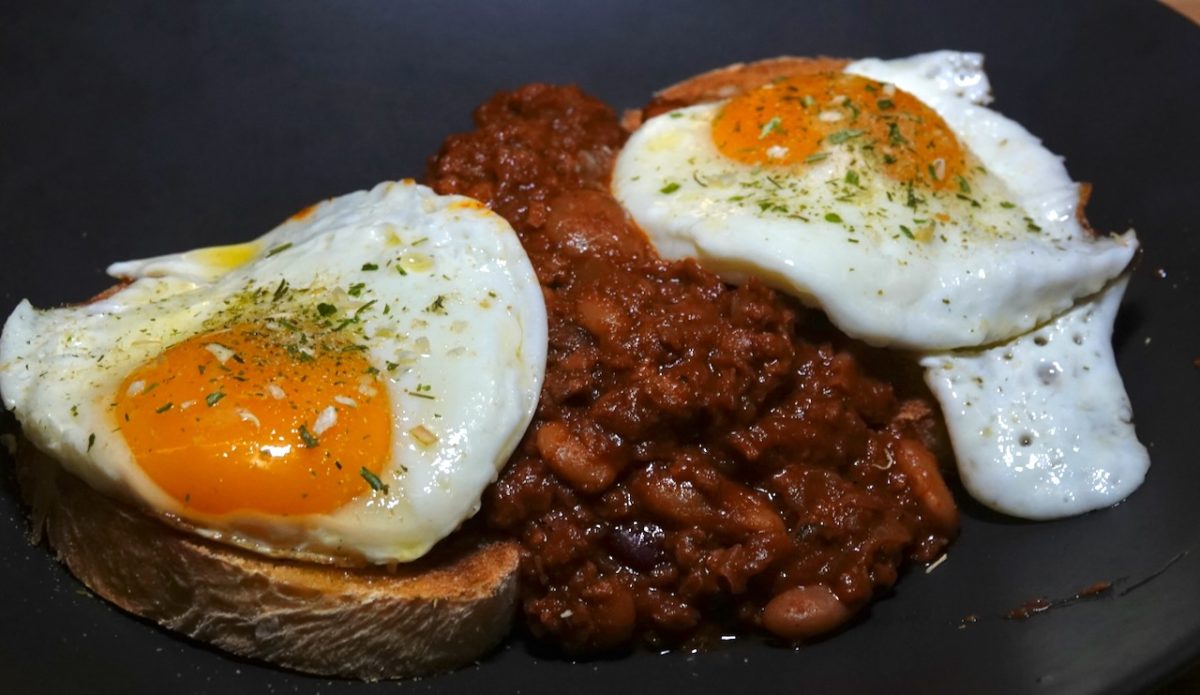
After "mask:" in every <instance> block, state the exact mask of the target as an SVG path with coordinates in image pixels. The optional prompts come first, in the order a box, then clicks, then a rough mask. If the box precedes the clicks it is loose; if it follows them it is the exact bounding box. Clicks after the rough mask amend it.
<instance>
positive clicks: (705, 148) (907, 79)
mask: <svg viewBox="0 0 1200 695" xmlns="http://www.w3.org/2000/svg"><path fill="white" fill-rule="evenodd" d="M959 58H961V54H951V53H948V52H943V53H939V54H930V55H927V56H921V57H918V58H915V59H910V60H909V61H898V62H895V63H893V62H884V61H878V60H866V61H859V62H857V63H853V64H851V65H850V66H849V67H847V69H846V71H847V72H851V73H855V74H860V75H863V76H866V77H871V78H873V79H877V80H880V81H884V82H890V83H892V84H895V86H896V87H898V88H900V89H903V90H905V91H908V92H910V93H912V94H913V95H915V96H917V97H918V98H920V99H921V100H922V101H924V102H925V103H926V104H927V105H929V106H930V107H932V108H933V109H934V110H935V111H937V112H938V113H939V115H941V116H942V117H943V119H945V121H946V123H947V124H948V125H949V127H950V128H951V130H953V131H954V133H955V134H956V135H957V136H958V138H959V140H960V142H961V143H962V144H963V145H964V146H965V147H966V148H967V149H969V150H970V151H971V152H972V153H973V154H974V155H975V157H976V158H977V159H978V162H979V164H980V165H981V166H982V170H981V171H975V172H973V173H972V175H971V176H970V182H969V195H967V196H966V198H968V199H964V198H962V197H960V196H958V195H957V191H955V192H948V193H945V194H943V195H940V196H934V195H932V194H929V193H923V194H921V195H922V196H923V197H924V198H925V199H926V200H925V202H923V203H922V204H921V206H920V207H919V208H917V207H912V208H910V207H909V206H908V204H907V200H906V197H905V191H904V190H903V187H902V186H901V184H899V183H898V182H892V181H889V180H887V178H886V176H884V175H882V174H873V173H872V172H871V171H870V170H869V168H864V167H863V166H862V165H861V163H856V155H855V153H854V152H853V150H851V149H849V148H845V147H836V146H835V147H830V148H829V149H828V152H827V154H828V157H827V158H825V159H823V160H821V161H819V162H815V163H812V164H799V165H790V166H782V165H781V166H765V167H764V166H751V165H747V164H742V163H740V162H736V161H733V160H730V159H728V158H727V157H725V156H724V155H723V154H721V153H720V152H719V151H718V150H717V148H716V146H715V144H714V143H713V138H712V123H713V119H714V118H715V116H716V115H717V114H718V113H719V112H720V110H721V108H722V106H723V103H715V104H701V105H698V106H693V107H689V108H685V109H680V110H677V111H674V112H671V113H667V114H663V115H660V116H658V117H656V118H653V119H650V120H649V121H648V122H646V123H645V124H644V125H643V126H642V127H641V128H640V129H639V130H638V131H637V132H635V133H634V134H633V135H632V136H631V137H630V139H629V142H628V143H627V144H626V145H625V148H624V149H623V150H622V151H621V154H620V156H619V158H618V159H617V163H616V167H615V170H614V174H613V183H612V187H613V192H614V194H615V195H616V197H617V199H618V200H620V201H621V202H622V204H623V205H624V206H625V207H626V209H627V210H629V212H630V213H631V214H632V215H633V218H634V219H635V220H636V221H637V223H638V224H639V225H640V226H641V227H642V228H643V229H644V230H645V231H646V233H647V234H648V235H649V236H650V238H651V240H652V241H653V242H654V244H655V246H656V247H657V248H658V249H659V251H660V252H661V253H662V254H663V255H664V256H666V257H668V258H684V257H693V258H697V259H699V260H700V261H701V263H702V264H704V265H705V266H706V267H707V268H709V269H711V270H713V271H715V272H717V273H718V274H720V275H721V276H722V277H724V278H725V279H727V280H729V281H732V282H741V281H744V280H745V278H747V277H749V276H755V277H758V278H760V279H762V280H764V281H765V282H767V283H768V284H771V285H773V286H775V287H776V288H778V289H781V290H783V291H785V292H788V293H790V294H792V295H795V296H797V297H799V298H800V299H802V300H803V301H805V302H806V303H808V304H809V305H812V306H819V307H821V308H822V309H824V310H825V312H826V313H827V314H829V317H830V318H831V319H832V320H833V322H834V323H836V324H837V325H838V327H839V328H841V329H842V330H843V331H845V332H846V333H847V334H849V335H851V336H853V337H856V338H859V339H861V340H863V341H865V342H868V343H871V344H874V345H880V346H895V347H903V348H909V349H914V350H938V349H946V348H954V347H962V346H966V345H982V344H986V343H990V342H994V341H997V340H1002V339H1005V338H1010V337H1012V336H1014V335H1019V334H1021V333H1023V332H1025V331H1028V330H1029V329H1031V328H1033V327H1034V326H1036V325H1038V324H1040V323H1042V322H1043V321H1045V320H1047V319H1049V318H1051V317H1053V316H1055V315H1057V314H1058V313H1061V312H1062V311H1064V310H1066V309H1067V308H1069V307H1070V306H1071V305H1072V304H1073V303H1074V300H1075V299H1077V298H1079V297H1082V296H1086V295H1089V294H1092V293H1094V292H1096V291H1098V290H1099V289H1100V288H1101V287H1103V286H1104V284H1105V283H1106V282H1107V281H1108V280H1109V279H1111V278H1113V277H1115V276H1116V275H1117V274H1118V273H1120V272H1121V270H1122V269H1123V268H1125V267H1126V266H1127V265H1128V264H1129V261H1130V259H1131V258H1132V257H1133V254H1134V252H1135V251H1136V250H1137V239H1136V237H1135V235H1134V234H1133V232H1132V231H1130V232H1128V233H1126V234H1124V235H1121V236H1116V237H1099V238H1096V237H1093V235H1092V234H1090V233H1089V232H1088V231H1087V230H1086V229H1085V228H1084V227H1083V226H1082V225H1081V224H1080V223H1079V221H1078V219H1077V218H1076V214H1075V212H1076V207H1077V205H1078V201H1079V187H1078V184H1076V183H1074V182H1073V181H1071V179H1070V177H1069V176H1068V175H1067V173H1066V170H1065V168H1064V167H1063V165H1062V162H1061V160H1060V159H1059V158H1058V157H1056V156H1055V155H1053V154H1051V153H1049V152H1048V151H1046V150H1045V148H1044V147H1042V146H1041V144H1040V142H1039V141H1038V140H1037V138H1035V137H1034V136H1033V135H1031V134H1029V133H1028V131H1026V130H1025V129H1024V128H1022V127H1021V126H1020V125H1019V124H1017V123H1015V122H1013V121H1011V120H1009V119H1007V118H1005V117H1004V116H1002V115H1000V114H998V113H996V112H994V111H992V110H990V109H987V108H986V107H983V106H981V105H979V104H977V103H975V101H972V99H974V100H976V101H978V100H979V99H980V90H981V89H982V90H983V91H984V93H986V80H985V79H984V78H983V77H982V76H981V73H980V75H977V76H975V77H973V78H963V77H961V76H960V77H958V78H947V77H946V75H947V74H950V75H955V74H960V73H961V72H962V71H963V70H964V69H965V68H964V61H962V60H960V59H959ZM967 63H968V65H969V61H967ZM960 82H967V83H969V84H968V87H969V88H967V87H964V86H962V85H961V84H960ZM848 174H851V175H853V176H854V177H857V178H856V183H849V182H848V181H847V176H848ZM938 213H943V214H945V215H946V216H947V217H948V218H949V220H950V221H949V222H947V223H939V224H936V226H935V227H934V228H933V233H932V234H931V235H930V237H929V238H928V239H924V240H922V239H914V238H913V237H912V234H911V231H910V230H915V229H918V228H920V227H922V226H929V225H930V220H931V219H932V218H933V217H934V216H935V215H936V214H938Z"/></svg>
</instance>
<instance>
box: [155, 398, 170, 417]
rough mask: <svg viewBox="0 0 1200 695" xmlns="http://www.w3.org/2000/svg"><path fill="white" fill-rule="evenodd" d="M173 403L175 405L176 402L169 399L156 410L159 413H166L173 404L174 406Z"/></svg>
mask: <svg viewBox="0 0 1200 695" xmlns="http://www.w3.org/2000/svg"><path fill="white" fill-rule="evenodd" d="M173 405H175V404H174V403H172V402H171V401H167V402H166V403H163V404H162V405H161V406H159V407H158V408H155V410H154V412H156V413H159V414H162V413H165V412H167V411H168V410H170V409H171V406H173Z"/></svg>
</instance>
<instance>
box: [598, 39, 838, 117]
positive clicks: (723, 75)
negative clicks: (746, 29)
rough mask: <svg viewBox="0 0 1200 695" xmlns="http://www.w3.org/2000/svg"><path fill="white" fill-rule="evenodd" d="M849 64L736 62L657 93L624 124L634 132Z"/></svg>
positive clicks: (787, 59) (822, 60)
mask: <svg viewBox="0 0 1200 695" xmlns="http://www.w3.org/2000/svg"><path fill="white" fill-rule="evenodd" d="M849 64H850V59H849V58H829V57H825V56H819V57H816V58H801V57H798V56H779V57H777V58H766V59H764V60H756V61H754V62H753V63H734V64H733V65H727V66H725V67H723V68H717V69H715V70H709V71H708V72H704V73H700V74H699V75H695V76H693V77H689V78H687V79H686V80H683V81H682V82H677V83H675V84H673V85H671V86H670V87H666V88H664V89H660V90H658V91H657V92H655V93H654V98H653V99H652V100H651V101H650V103H649V104H647V105H646V106H645V107H643V108H641V109H631V110H628V111H626V112H625V113H624V115H623V117H622V118H621V125H622V126H624V128H625V129H626V130H627V131H629V132H633V131H634V130H637V128H638V127H639V126H641V124H642V122H643V121H645V120H646V119H648V118H653V117H655V116H657V115H658V114H660V113H665V112H667V111H671V110H673V109H678V108H682V107H684V106H691V105H693V104H702V103H705V102H709V101H719V100H721V99H728V98H729V97H733V96H737V95H738V94H741V93H743V92H747V91H749V90H751V89H754V88H755V87H760V86H762V85H764V84H766V83H768V82H770V81H771V80H774V79H777V78H779V77H785V76H789V75H811V74H813V73H818V72H841V71H842V69H843V68H845V67H846V66H847V65H849Z"/></svg>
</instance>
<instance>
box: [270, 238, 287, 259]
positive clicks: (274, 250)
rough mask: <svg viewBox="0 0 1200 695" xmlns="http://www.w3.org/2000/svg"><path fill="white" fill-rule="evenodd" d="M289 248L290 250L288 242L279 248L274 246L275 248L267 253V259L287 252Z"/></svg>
mask: <svg viewBox="0 0 1200 695" xmlns="http://www.w3.org/2000/svg"><path fill="white" fill-rule="evenodd" d="M290 248H292V242H290V241H289V242H287V243H286V244H280V245H279V246H276V247H275V248H273V249H271V250H270V251H267V258H270V257H271V256H274V255H275V254H277V253H283V252H284V251H287V250H288V249H290Z"/></svg>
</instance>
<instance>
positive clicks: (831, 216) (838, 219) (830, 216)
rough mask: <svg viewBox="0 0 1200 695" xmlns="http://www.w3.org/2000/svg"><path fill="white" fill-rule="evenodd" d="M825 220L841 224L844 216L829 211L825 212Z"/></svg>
mask: <svg viewBox="0 0 1200 695" xmlns="http://www.w3.org/2000/svg"><path fill="white" fill-rule="evenodd" d="M825 221H826V222H832V223H834V224H841V223H842V216H841V215H839V214H837V213H836V212H827V213H825Z"/></svg>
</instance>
